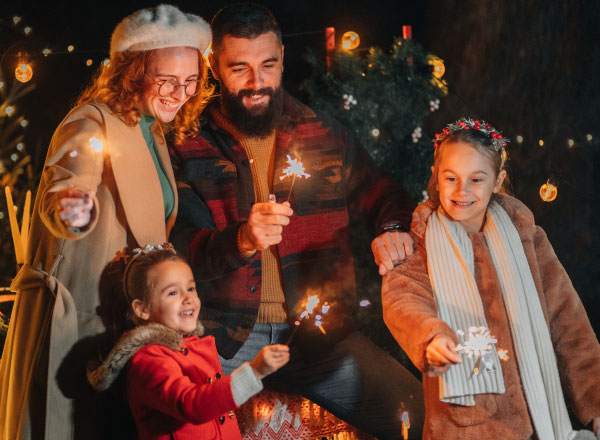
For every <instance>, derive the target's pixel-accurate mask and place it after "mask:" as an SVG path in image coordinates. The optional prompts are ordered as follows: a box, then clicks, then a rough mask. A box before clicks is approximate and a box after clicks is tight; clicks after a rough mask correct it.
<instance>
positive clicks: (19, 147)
mask: <svg viewBox="0 0 600 440" xmlns="http://www.w3.org/2000/svg"><path fill="white" fill-rule="evenodd" d="M23 148H25V144H24V143H23V142H19V143H18V144H17V150H19V151H23Z"/></svg>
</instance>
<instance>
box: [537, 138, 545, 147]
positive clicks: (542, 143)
mask: <svg viewBox="0 0 600 440" xmlns="http://www.w3.org/2000/svg"><path fill="white" fill-rule="evenodd" d="M538 144H539V145H540V147H543V146H544V140H543V139H540V140H539V141H538Z"/></svg>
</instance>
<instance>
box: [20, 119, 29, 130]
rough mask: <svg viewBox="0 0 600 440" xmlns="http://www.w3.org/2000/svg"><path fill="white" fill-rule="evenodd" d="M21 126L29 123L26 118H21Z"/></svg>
mask: <svg viewBox="0 0 600 440" xmlns="http://www.w3.org/2000/svg"><path fill="white" fill-rule="evenodd" d="M20 124H21V127H23V128H25V127H27V126H28V125H29V121H28V120H27V119H23V120H22V121H21V122H20Z"/></svg>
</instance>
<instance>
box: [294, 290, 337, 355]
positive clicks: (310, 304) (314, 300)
mask: <svg viewBox="0 0 600 440" xmlns="http://www.w3.org/2000/svg"><path fill="white" fill-rule="evenodd" d="M317 304H319V297H318V296H315V295H312V296H309V297H308V300H307V301H306V307H305V308H304V311H303V312H302V313H300V316H298V319H297V320H296V322H294V329H293V330H292V333H291V334H290V336H289V338H288V340H287V341H286V343H285V344H286V345H290V342H291V341H292V339H293V337H294V335H295V334H296V331H297V330H298V327H300V323H301V322H302V320H304V319H306V318H308V317H310V315H312V314H313V313H314V311H315V308H316V307H317ZM330 308H331V306H330V305H329V304H328V303H327V301H325V302H324V303H323V305H322V306H321V314H317V315H315V327H318V329H319V330H321V332H322V333H323V334H324V335H326V334H327V332H326V331H325V329H324V328H323V323H322V320H323V317H322V315H325V314H327V312H329V309H330Z"/></svg>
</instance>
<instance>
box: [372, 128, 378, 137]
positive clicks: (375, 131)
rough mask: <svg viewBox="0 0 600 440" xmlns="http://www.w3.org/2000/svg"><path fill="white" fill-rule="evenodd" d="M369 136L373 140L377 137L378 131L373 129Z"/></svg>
mask: <svg viewBox="0 0 600 440" xmlns="http://www.w3.org/2000/svg"><path fill="white" fill-rule="evenodd" d="M371 136H373V137H374V138H378V137H379V129H378V128H374V129H373V130H371Z"/></svg>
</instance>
